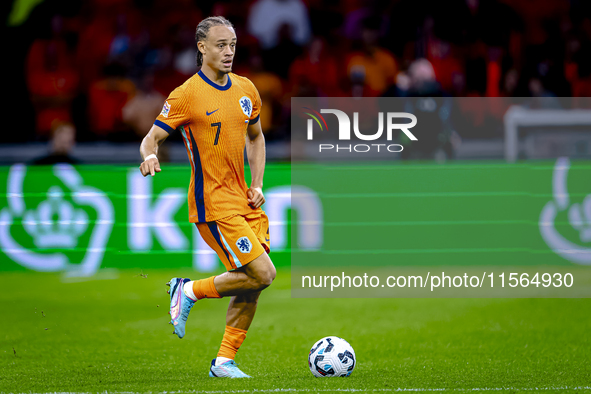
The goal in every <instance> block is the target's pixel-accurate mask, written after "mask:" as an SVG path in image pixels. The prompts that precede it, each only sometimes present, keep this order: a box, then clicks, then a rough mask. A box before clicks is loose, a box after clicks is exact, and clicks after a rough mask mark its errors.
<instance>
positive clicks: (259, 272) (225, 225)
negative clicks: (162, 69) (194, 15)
mask: <svg viewBox="0 0 591 394" xmlns="http://www.w3.org/2000/svg"><path fill="white" fill-rule="evenodd" d="M195 39H196V41H197V49H198V53H197V65H198V66H201V70H200V71H199V72H198V73H197V74H195V75H193V76H192V77H191V78H189V79H188V80H187V81H186V82H185V83H184V84H183V85H181V86H180V87H178V88H176V89H175V90H174V91H173V92H172V93H171V94H170V96H169V97H168V99H167V100H166V102H165V104H164V108H163V109H162V112H161V113H160V115H159V116H158V117H157V119H156V121H155V122H154V125H153V126H152V128H151V129H150V132H149V133H148V134H147V135H146V137H145V138H144V140H143V141H142V145H141V147H140V153H141V155H142V158H143V160H144V162H143V163H142V164H141V165H140V171H141V172H142V175H144V176H147V175H151V176H154V175H155V174H156V173H158V172H160V171H161V169H160V164H159V162H158V156H157V155H158V146H159V145H160V144H162V142H163V141H164V140H165V139H166V137H167V136H168V135H169V133H171V132H173V131H174V130H179V131H180V133H181V134H182V136H183V139H184V142H185V146H186V148H187V154H188V156H189V161H190V162H191V180H190V184H189V221H190V222H192V223H195V224H196V226H197V228H198V229H199V233H200V234H201V236H202V237H203V239H204V240H205V241H206V242H207V244H208V245H209V246H211V248H212V249H213V250H215V251H216V253H217V254H218V256H219V257H220V259H221V260H222V262H223V263H224V265H225V267H226V270H227V272H225V273H223V274H221V275H217V276H212V277H210V278H207V279H202V280H196V281H191V280H190V279H187V278H173V279H171V280H170V282H169V283H167V284H168V285H169V286H170V291H169V294H170V314H171V322H170V323H171V324H173V325H174V334H176V335H178V337H179V338H182V337H183V336H184V335H185V324H186V322H187V317H188V316H189V312H190V310H191V308H192V307H193V305H194V304H195V302H197V301H198V300H202V299H204V298H221V297H231V298H230V305H229V307H228V312H227V315H226V330H225V333H224V337H223V339H222V344H221V347H220V350H219V352H218V354H217V358H215V359H213V360H212V362H211V367H210V372H209V376H211V377H233V378H242V377H249V376H248V375H246V374H245V373H243V372H242V371H241V370H240V369H239V368H238V367H237V366H236V364H235V363H234V357H235V355H236V352H237V351H238V349H239V348H240V345H241V344H242V342H243V341H244V338H245V337H246V332H247V330H248V328H249V327H250V324H251V322H252V319H253V317H254V314H255V311H256V308H257V301H258V298H259V295H260V293H261V291H262V290H263V289H265V288H266V287H268V286H269V285H270V284H271V282H273V279H275V274H276V271H275V267H274V266H273V263H272V262H271V259H270V258H269V256H268V253H269V251H270V250H269V220H268V218H267V215H265V213H264V212H263V210H262V209H261V205H262V204H263V203H264V202H265V198H264V196H263V192H262V186H263V173H264V171H265V137H264V136H263V133H262V130H261V125H260V122H259V113H260V110H261V99H260V96H259V93H258V91H257V89H256V88H255V86H254V85H253V84H252V82H250V81H249V80H248V79H247V78H243V77H240V76H238V75H236V74H233V73H232V72H231V71H232V61H233V58H234V53H235V50H236V34H235V32H234V28H233V27H232V24H231V23H230V22H229V21H228V20H227V19H225V18H223V17H219V16H218V17H209V18H206V19H204V20H203V21H201V23H199V25H198V26H197V32H196V34H195ZM245 145H246V152H247V155H248V161H249V164H250V172H251V177H252V180H251V183H250V187H247V185H246V182H245V180H244V147H245Z"/></svg>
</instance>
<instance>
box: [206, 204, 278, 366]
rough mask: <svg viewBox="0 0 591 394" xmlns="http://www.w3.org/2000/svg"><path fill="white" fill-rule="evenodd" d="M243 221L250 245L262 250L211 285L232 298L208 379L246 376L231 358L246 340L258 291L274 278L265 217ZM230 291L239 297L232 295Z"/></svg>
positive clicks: (248, 217) (254, 215)
mask: <svg viewBox="0 0 591 394" xmlns="http://www.w3.org/2000/svg"><path fill="white" fill-rule="evenodd" d="M243 218H244V220H245V222H246V223H247V224H248V226H249V227H250V230H251V231H252V232H249V239H252V238H253V237H254V239H253V243H254V244H256V245H257V247H258V246H260V247H261V248H262V250H264V251H262V252H260V254H259V252H257V253H256V254H257V255H258V256H256V258H254V259H253V260H252V261H251V262H249V263H248V264H247V265H244V266H242V267H240V268H238V269H237V270H235V271H231V272H227V273H225V274H222V275H220V276H218V277H216V278H215V285H216V288H217V290H218V291H219V292H220V294H224V295H231V297H232V298H231V300H230V304H229V306H228V312H227V314H226V329H225V332H224V337H223V339H222V344H221V346H220V350H219V352H218V355H217V357H216V359H215V360H213V361H212V366H211V368H210V376H232V377H235V376H240V377H246V376H247V375H245V374H243V373H242V371H240V370H239V369H238V368H237V367H235V365H236V364H235V363H234V357H235V356H236V353H237V352H238V349H239V348H240V346H241V345H242V343H243V341H244V339H245V338H246V333H247V330H248V329H249V327H250V324H251V323H252V320H253V318H254V315H255V312H256V309H257V304H258V299H259V296H260V293H261V290H262V289H264V288H266V287H267V286H268V285H269V284H271V282H272V281H273V279H275V275H276V271H275V267H274V265H273V263H272V261H271V259H270V258H269V256H268V254H267V253H268V251H269V243H268V242H269V222H268V219H267V216H266V215H265V214H264V212H262V210H260V211H258V212H253V213H252V214H251V215H246V216H245V217H243ZM233 274H238V275H233ZM242 275H244V277H242ZM236 280H242V281H250V282H252V283H251V286H252V288H253V289H254V288H255V287H257V288H260V290H258V291H251V292H244V291H243V290H241V287H242V288H244V282H243V284H242V286H241V285H240V282H238V283H236V282H235V281H236ZM234 292H239V293H240V294H237V295H232V293H234ZM228 367H230V368H232V369H234V370H235V372H234V373H231V372H228V371H227V370H226V368H228Z"/></svg>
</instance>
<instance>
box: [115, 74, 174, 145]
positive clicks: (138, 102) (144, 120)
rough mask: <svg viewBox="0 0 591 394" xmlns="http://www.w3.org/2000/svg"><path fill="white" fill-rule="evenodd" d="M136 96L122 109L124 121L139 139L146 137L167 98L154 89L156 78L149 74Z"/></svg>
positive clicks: (145, 76)
mask: <svg viewBox="0 0 591 394" xmlns="http://www.w3.org/2000/svg"><path fill="white" fill-rule="evenodd" d="M137 88H138V89H137V92H136V95H135V96H134V97H133V98H132V99H131V100H129V101H128V102H127V104H125V106H124V107H123V109H122V119H123V122H125V123H126V124H127V125H129V126H130V127H131V129H132V130H133V131H134V132H135V134H136V135H137V136H138V137H141V138H143V137H145V136H146V133H147V132H148V130H150V128H151V127H152V124H153V123H154V119H156V117H157V116H158V114H159V113H160V111H161V110H162V106H163V105H164V99H165V97H164V96H163V95H161V94H160V93H159V92H158V91H157V90H155V89H154V76H153V75H152V74H151V73H149V72H147V73H145V74H144V75H143V76H142V78H141V80H140V81H139V83H138V84H137Z"/></svg>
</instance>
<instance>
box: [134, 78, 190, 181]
mask: <svg viewBox="0 0 591 394" xmlns="http://www.w3.org/2000/svg"><path fill="white" fill-rule="evenodd" d="M184 92H185V90H184V88H183V87H182V86H181V87H178V88H176V89H175V90H173V92H172V93H171V94H170V96H168V99H166V102H165V103H164V107H163V108H162V112H160V115H158V117H157V118H156V120H155V121H154V125H153V126H152V128H151V129H150V131H149V132H148V135H146V136H145V137H144V139H143V141H142V145H141V146H140V154H141V155H142V159H143V160H144V162H143V163H142V164H141V165H140V171H141V173H142V175H143V176H147V175H148V174H150V175H152V176H154V174H156V173H157V172H160V171H161V170H160V162H159V161H158V147H159V146H160V144H162V143H163V142H164V140H165V139H166V137H168V135H169V134H170V133H172V132H173V131H174V130H175V129H176V128H177V127H179V126H180V125H183V124H187V123H189V122H188V121H189V111H188V108H189V105H188V103H187V100H186V99H185V96H184Z"/></svg>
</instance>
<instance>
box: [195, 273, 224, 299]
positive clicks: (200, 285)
mask: <svg viewBox="0 0 591 394" xmlns="http://www.w3.org/2000/svg"><path fill="white" fill-rule="evenodd" d="M214 278H215V276H212V277H210V278H207V279H201V280H196V281H194V282H193V293H195V297H197V299H198V300H200V299H202V298H222V296H221V295H220V293H218V291H217V290H216V289H215V285H214V284H213V279H214Z"/></svg>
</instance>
